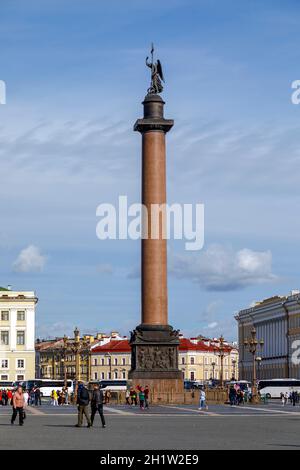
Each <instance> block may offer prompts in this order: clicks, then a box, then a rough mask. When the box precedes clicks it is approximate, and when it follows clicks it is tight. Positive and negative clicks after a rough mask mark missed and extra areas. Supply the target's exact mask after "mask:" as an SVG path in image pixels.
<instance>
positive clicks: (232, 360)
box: [90, 333, 238, 383]
mask: <svg viewBox="0 0 300 470" xmlns="http://www.w3.org/2000/svg"><path fill="white" fill-rule="evenodd" d="M223 352H224V358H223V379H224V380H230V379H231V378H232V377H234V378H235V379H238V350H237V348H236V347H235V346H234V345H231V344H230V343H228V342H224V351H223ZM130 367H131V348H130V344H129V341H128V338H124V337H120V336H119V335H118V333H113V334H112V335H111V336H104V337H103V338H102V340H101V341H100V342H98V343H95V344H93V345H92V346H91V375H90V376H91V380H127V378H128V372H129V370H130ZM179 368H180V369H181V370H182V371H183V373H184V379H185V380H195V381H199V382H202V383H204V382H208V381H209V380H211V379H215V380H220V373H221V357H220V343H219V340H218V339H207V338H191V339H188V338H183V337H182V336H181V337H180V346H179Z"/></svg>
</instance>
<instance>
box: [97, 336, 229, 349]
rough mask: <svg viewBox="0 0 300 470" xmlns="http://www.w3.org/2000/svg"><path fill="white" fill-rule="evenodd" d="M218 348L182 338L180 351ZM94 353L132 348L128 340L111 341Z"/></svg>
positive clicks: (98, 347) (226, 347)
mask: <svg viewBox="0 0 300 470" xmlns="http://www.w3.org/2000/svg"><path fill="white" fill-rule="evenodd" d="M217 348H218V347H217V346H216V347H214V346H208V345H206V344H204V342H203V341H198V343H197V344H195V343H193V342H192V341H191V340H190V339H188V338H180V345H179V350H180V351H206V352H214V351H215V349H217ZM232 349H233V348H232V347H231V346H225V351H231V350H232ZM92 351H93V352H96V353H97V352H99V353H100V352H130V351H131V347H130V344H129V341H128V339H121V340H110V341H109V343H106V344H104V345H103V346H96V347H95V348H93V350H92Z"/></svg>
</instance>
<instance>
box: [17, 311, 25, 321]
mask: <svg viewBox="0 0 300 470" xmlns="http://www.w3.org/2000/svg"><path fill="white" fill-rule="evenodd" d="M17 321H25V312H24V311H23V310H19V311H18V312H17Z"/></svg>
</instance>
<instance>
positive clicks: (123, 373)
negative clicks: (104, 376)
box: [122, 371, 126, 379]
mask: <svg viewBox="0 0 300 470" xmlns="http://www.w3.org/2000/svg"><path fill="white" fill-rule="evenodd" d="M122 379H126V372H125V371H123V372H122Z"/></svg>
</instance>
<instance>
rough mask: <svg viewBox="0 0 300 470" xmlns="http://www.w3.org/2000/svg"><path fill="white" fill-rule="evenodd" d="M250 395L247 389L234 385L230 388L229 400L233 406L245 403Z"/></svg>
mask: <svg viewBox="0 0 300 470" xmlns="http://www.w3.org/2000/svg"><path fill="white" fill-rule="evenodd" d="M248 398H249V397H248V395H247V393H246V392H245V391H243V390H241V389H240V388H236V387H234V386H232V387H230V389H229V402H230V405H231V406H236V405H237V406H239V405H243V404H244V403H245V402H246V401H247V400H248Z"/></svg>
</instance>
